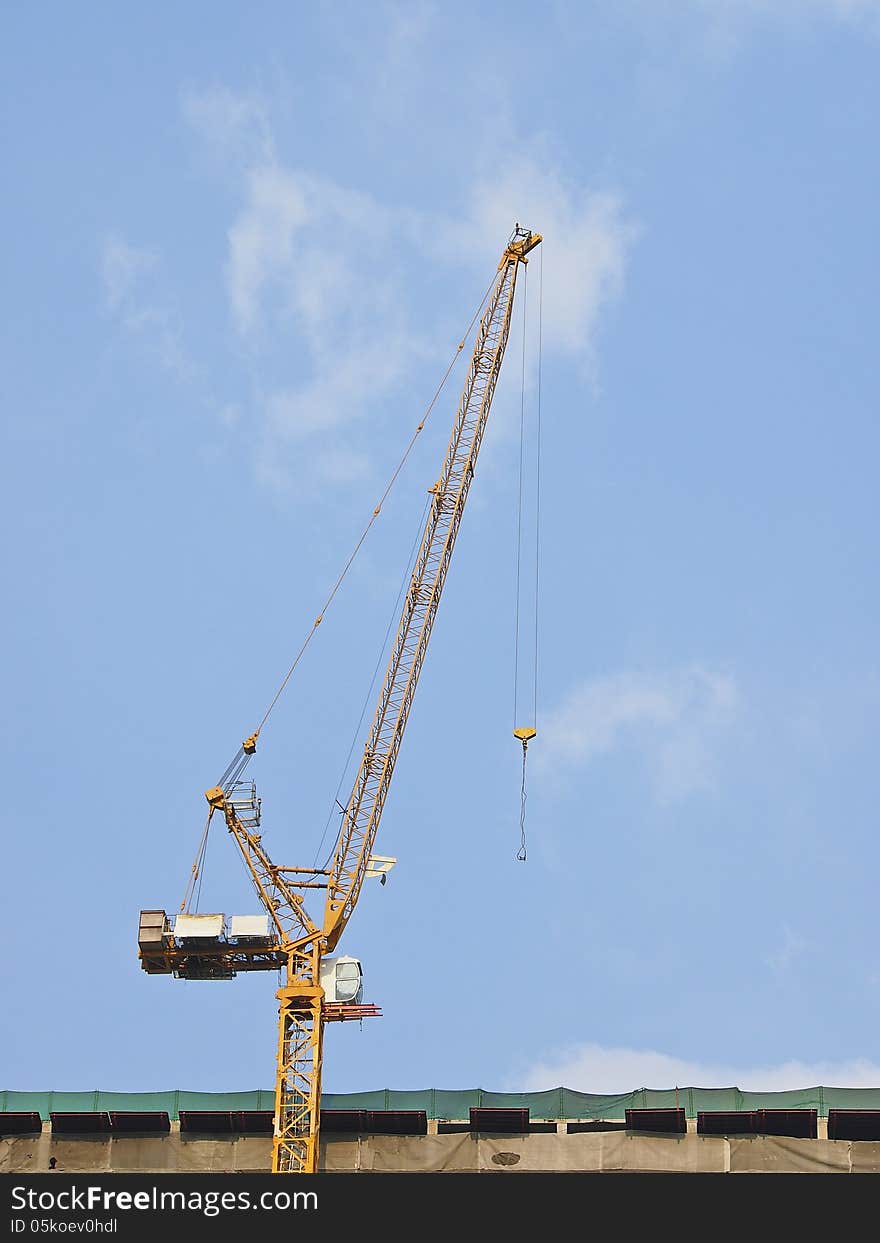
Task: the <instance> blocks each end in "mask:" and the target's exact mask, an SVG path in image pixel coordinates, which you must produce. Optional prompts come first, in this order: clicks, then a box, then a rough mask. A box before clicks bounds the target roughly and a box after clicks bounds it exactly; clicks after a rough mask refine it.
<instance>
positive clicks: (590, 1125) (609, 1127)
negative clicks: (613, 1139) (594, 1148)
mask: <svg viewBox="0 0 880 1243" xmlns="http://www.w3.org/2000/svg"><path fill="white" fill-rule="evenodd" d="M565 1130H566V1133H567V1134H568V1135H583V1134H589V1133H592V1132H594V1131H625V1130H626V1123H625V1122H614V1121H613V1120H611V1119H605V1118H591V1119H590V1120H589V1121H586V1122H584V1121H582V1122H567V1123H566V1124H565Z"/></svg>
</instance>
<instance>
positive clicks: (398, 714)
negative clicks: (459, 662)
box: [141, 225, 542, 1174]
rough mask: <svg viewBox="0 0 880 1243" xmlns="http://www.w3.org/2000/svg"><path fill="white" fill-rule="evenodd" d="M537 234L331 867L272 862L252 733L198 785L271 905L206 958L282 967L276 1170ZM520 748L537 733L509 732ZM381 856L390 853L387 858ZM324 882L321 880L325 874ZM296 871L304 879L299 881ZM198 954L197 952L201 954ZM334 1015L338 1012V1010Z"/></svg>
mask: <svg viewBox="0 0 880 1243" xmlns="http://www.w3.org/2000/svg"><path fill="white" fill-rule="evenodd" d="M541 240H542V239H541V235H540V234H539V233H531V232H530V231H529V230H527V229H521V228H520V226H519V225H517V226H516V229H515V230H514V233H513V235H512V236H511V238H510V240H509V242H508V244H507V246H506V247H505V250H504V252H503V254H502V256H501V260H500V262H499V264H498V270H497V275H496V279H495V282H494V284H493V287H492V290H491V292H490V294H489V297H488V305H487V308H486V310H485V312H484V314H483V316H482V319H481V320H480V326H479V329H478V331H477V337H476V343H475V345H474V351H473V356H472V358H471V363H470V367H469V368H468V373H467V376H466V378H465V382H464V387H463V389H462V394H461V399H460V401H459V405H458V410H457V413H456V417H455V421H454V424H453V428H452V434H451V436H450V439H449V445H448V448H447V450H446V454H445V457H444V459H443V467H442V470H441V473H440V478H439V479H438V481H437V483H436V484H435V485H434V487H433V488H432V489H431V492H432V494H433V499H432V501H431V505H430V509H429V513H428V518H427V521H426V524H425V528H424V532H423V535H422V541H421V545H420V548H419V553H418V556H417V557H416V561H415V568H414V569H413V573H412V579H411V582H410V585H409V590H408V591H407V593H406V597H405V600H404V604H403V608H402V612H401V616H400V621H399V624H398V629H397V637H396V639H395V641H394V645H393V647H392V651H391V656H390V658H389V661H388V667H387V669H386V672H385V677H384V680H383V683H382V687H381V691H380V694H379V698H378V702H377V704H376V708H375V712H374V715H373V720H372V724H371V726H370V731H369V734H368V736H367V740H366V743H365V745H364V753H363V758H362V760H361V763H360V767H359V770H358V773H357V775H356V777H355V780H354V784H353V787H352V790H351V794H350V796H349V799H348V802H347V803H346V805H345V808H344V811H343V816H342V827H341V829H340V833H339V838H338V841H337V845H336V850H335V854H334V859H333V865H332V867H331V869H330V871H329V873H326V874H325V873H320V872H317V871H315V870H313V869H307V868H285V867H278V866H276V865H275V864H273V863H272V861H271V859H270V858H269V856H268V854H267V853H266V851H265V849H264V848H263V846H262V838H261V835H260V834H259V833H258V832H257V831H256V830H257V828H258V827H259V802H258V800H256V797H255V794H254V796H253V797H249V796H248V795H247V793H245V795H244V796H242V795H241V794H240V793H238V791H239V786H240V783H239V782H238V778H239V776H240V774H241V772H242V771H243V768H244V766H245V765H246V763H247V761H248V759H249V758H250V756H251V755H252V754H253V753H254V751H255V749H256V744H257V735H256V734H253V735H251V737H249V738H248V739H246V740H245V742H244V743H243V744H242V747H241V750H240V751H239V755H238V757H237V759H236V760H235V761H233V763H232V764H231V765H230V767H229V769H228V770H227V773H226V774H225V780H224V781H223V782H221V784H220V785H218V786H216V787H214V788H212V789H210V790H208V791H206V798H207V800H208V804H209V807H210V809H211V810H210V814H211V815H213V813H214V812H215V811H222V813H223V816H224V818H225V820H226V825H227V828H228V829H229V832H230V833H231V835H232V837H233V838H234V840H235V842H236V844H237V846H238V847H239V849H240V851H241V853H242V856H243V858H244V861H245V864H246V866H247V868H248V871H249V873H250V876H251V880H252V881H253V884H254V887H255V888H256V890H257V893H258V895H259V897H260V901H261V902H262V904H263V906H264V907H265V909H266V910H267V911H268V913H269V917H270V920H271V922H272V925H273V928H274V933H273V936H272V938H271V944H270V945H268V946H259V947H256V948H254V949H252V950H251V951H247V950H243V951H242V950H232V949H229V950H227V949H222V948H221V949H219V950H217V951H216V952H215V953H214V955H213V958H212V959H211V963H212V964H215V965H216V974H218V975H219V974H221V973H222V972H223V971H224V970H225V971H227V973H228V974H235V972H236V971H238V970H270V969H273V970H277V969H278V965H279V961H280V962H283V964H284V980H285V982H284V985H283V986H282V987H281V988H280V989H279V990H278V992H277V993H276V997H277V999H278V1003H279V1017H278V1053H277V1074H276V1080H275V1122H274V1139H273V1145H272V1172H273V1173H276V1174H290V1173H303V1174H312V1173H315V1172H316V1171H317V1169H318V1164H319V1141H320V1120H321V1110H320V1101H321V1069H322V1051H323V1029H324V1024H325V1023H326V1022H329V1021H330V1020H331V1016H330V1014H328V1013H327V1011H326V1009H325V1006H324V990H323V989H322V987H321V983H320V976H321V960H322V958H323V956H324V955H325V954H328V953H330V952H331V951H332V950H333V949H334V948H335V946H336V945H337V943H338V941H339V938H340V937H341V935H342V933H343V931H344V929H345V926H346V924H347V923H348V920H349V919H350V918H351V914H352V912H353V911H354V908H355V905H356V904H357V901H358V897H359V895H360V891H361V887H362V885H363V882H364V879H365V877H366V876H367V875H369V874H370V873H371V869H370V859H371V856H372V848H373V842H374V840H375V837H376V832H377V830H378V827H379V820H380V818H381V815H382V811H383V808H384V806H385V800H386V798H387V795H388V789H389V786H390V783H391V778H392V775H393V773H394V767H395V764H396V761H397V757H398V754H399V751H400V745H401V742H402V739H403V733H404V730H405V728H406V723H407V720H408V718H409V713H410V709H411V707H412V703H413V698H414V696H415V691H416V687H417V685H418V680H419V675H420V674H421V671H422V666H423V662H424V659H425V653H426V651H427V647H428V641H429V639H430V637H431V631H432V628H433V625H434V619H435V617H436V614H437V608H438V605H439V603H440V595H441V592H442V590H443V585H444V583H445V581H446V576H447V573H448V570H449V564H450V560H451V558H452V552H453V548H454V546H455V540H456V537H457V535H458V531H459V527H460V524H461V519H462V514H463V512H464V506H465V502H466V500H467V496H468V492H469V489H470V486H471V482H472V480H473V477H474V469H475V466H476V461H477V455H478V453H479V451H480V446H481V444H482V441H483V434H484V432H485V428H486V421H487V418H488V415H489V409H490V407H491V404H492V398H493V396H494V393H495V385H496V383H497V381H498V375H499V373H500V370H501V363H502V360H503V358H504V351H505V348H506V346H507V340H508V336H509V333H510V322H511V316H512V314H513V299H514V292H515V289H516V277H517V271H518V269H519V265H520V264H521V263H523V264H524V263H527V262H528V260H527V258H526V256H527V255H528V254H529V252H530V251H532V250H533V249H534V248H535V247H536V246H537V245H538V244H539V243H540V242H541ZM516 734H517V737H521V738H522V741H523V745H524V746H525V745H526V744H527V741H528V738H527V737H524V736H523V735H525V734H528V735H529V736H532V737H533V736H534V731H533V730H528V731H526V730H522V731H519V730H517V731H516ZM386 862H387V860H386ZM325 875H326V881H324V880H320V879H317V878H318V877H321V876H325ZM301 878H302V879H301ZM324 887H326V890H327V895H326V902H325V906H324V915H323V919H322V922H321V924H320V925H317V924H316V923H315V922H314V921H313V920H311V919H310V918H309V916H308V914H307V913H306V909H305V905H304V902H303V899H302V897H301V895H300V894H299V893H298V892H297V891H298V890H299V889H304V888H324ZM141 957H142V960H143V965H144V966H145V969H147V970H151V971H157V972H158V971H173V972H175V973H180V974H185V973H186V970H187V962H188V961H189V960H188V958H187V955H186V952H185V951H184V950H183V949H182V948H180V947H177V946H175V945H174V944H173V942H172V943H171V944H170V945H169V946H168V947H165V948H163V949H162V950H161V951H159V952H157V953H155V954H153V955H152V957H151V958H150V959H149V964H148V962H147V960H146V958H145V955H144V953H143V952H142V953H141ZM199 961H200V963H203V962H204V957H202V958H200V960H199ZM333 1017H336V1016H335V1015H334V1016H333Z"/></svg>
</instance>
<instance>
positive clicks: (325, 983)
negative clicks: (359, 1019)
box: [321, 955, 364, 1006]
mask: <svg viewBox="0 0 880 1243" xmlns="http://www.w3.org/2000/svg"><path fill="white" fill-rule="evenodd" d="M321 988H323V990H324V1000H325V1001H329V1002H331V1003H332V1002H344V1003H346V1004H348V1005H356V1006H359V1005H360V1004H361V1002H362V1000H363V995H364V980H363V972H362V971H361V964H360V962H359V961H358V959H357V958H348V957H346V956H345V955H339V956H338V957H336V958H325V959H323V961H322V962H321Z"/></svg>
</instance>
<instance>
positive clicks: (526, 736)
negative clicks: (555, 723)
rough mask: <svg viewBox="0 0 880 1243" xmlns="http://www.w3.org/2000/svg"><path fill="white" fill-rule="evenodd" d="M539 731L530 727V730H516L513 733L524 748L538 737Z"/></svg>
mask: <svg viewBox="0 0 880 1243" xmlns="http://www.w3.org/2000/svg"><path fill="white" fill-rule="evenodd" d="M537 733H538V731H537V730H536V729H532V728H531V727H529V728H528V729H515V730H514V731H513V736H514V738H518V739H519V740H520V742H521V743H522V744H523V746H525V745H526V743H528V742H531V740H532V739H533V738H534V737H535V736H536V735H537Z"/></svg>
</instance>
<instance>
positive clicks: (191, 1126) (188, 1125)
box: [180, 1109, 233, 1135]
mask: <svg viewBox="0 0 880 1243" xmlns="http://www.w3.org/2000/svg"><path fill="white" fill-rule="evenodd" d="M180 1130H181V1134H188V1135H231V1134H232V1133H233V1120H232V1114H231V1113H229V1111H228V1110H214V1109H181V1111H180Z"/></svg>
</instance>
